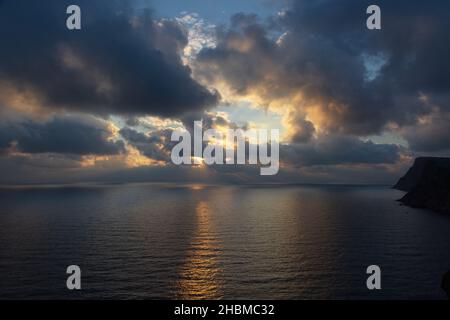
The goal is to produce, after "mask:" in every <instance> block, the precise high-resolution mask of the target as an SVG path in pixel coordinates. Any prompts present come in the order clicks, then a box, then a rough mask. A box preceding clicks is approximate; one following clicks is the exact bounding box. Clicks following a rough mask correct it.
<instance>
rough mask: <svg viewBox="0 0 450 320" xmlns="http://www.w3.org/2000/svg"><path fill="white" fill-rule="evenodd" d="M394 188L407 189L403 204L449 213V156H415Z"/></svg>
mask: <svg viewBox="0 0 450 320" xmlns="http://www.w3.org/2000/svg"><path fill="white" fill-rule="evenodd" d="M394 188H396V189H399V190H403V191H408V193H407V194H406V195H405V196H404V197H403V198H402V199H400V201H401V202H402V203H404V204H405V205H408V206H411V207H415V208H427V209H431V210H434V211H438V212H444V213H449V214H450V158H431V157H428V158H417V159H416V161H415V162H414V165H413V166H412V167H411V168H410V169H409V170H408V172H407V173H406V175H405V176H403V177H402V178H401V179H400V180H399V181H398V182H397V184H396V185H395V186H394Z"/></svg>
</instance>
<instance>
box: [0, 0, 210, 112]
mask: <svg viewBox="0 0 450 320" xmlns="http://www.w3.org/2000/svg"><path fill="white" fill-rule="evenodd" d="M71 4H73V3H72V2H71V1H66V0H62V1H60V0H48V1H23V0H5V1H3V3H2V5H1V7H0V41H1V50H0V86H9V87H13V88H14V89H15V90H16V91H17V92H19V94H20V93H25V92H26V93H28V96H26V97H29V95H30V93H31V94H32V96H33V98H34V99H35V100H38V101H39V103H40V104H41V105H43V106H47V107H53V108H58V109H66V110H76V111H83V112H88V113H96V114H124V115H132V114H138V115H147V114H152V115H160V116H167V117H169V116H170V117H175V116H178V115H181V114H183V113H184V112H186V111H189V110H203V109H205V108H208V107H211V106H214V105H215V104H216V103H217V101H218V99H219V96H218V94H217V93H216V92H214V91H210V90H208V89H207V88H205V87H203V86H201V85H200V84H198V83H197V82H196V81H195V80H194V79H193V78H192V77H191V71H190V69H189V67H188V66H185V65H184V64H183V63H182V61H181V53H182V51H183V48H184V47H185V46H186V44H187V38H186V35H185V33H184V31H183V30H182V28H181V27H180V26H179V25H178V24H177V23H175V22H173V21H170V20H161V21H156V20H155V19H154V18H153V16H152V12H151V11H150V10H141V11H137V10H135V9H133V8H132V7H131V5H127V4H126V2H125V1H116V0H108V1H106V0H100V1H88V0H79V1H77V5H79V6H80V7H81V11H82V29H81V30H75V31H69V30H68V29H67V28H66V18H67V17H68V15H67V14H66V8H67V7H68V6H69V5H71ZM0 89H1V88H0ZM22 99H23V97H22ZM24 103H30V101H29V100H26V99H25V101H24Z"/></svg>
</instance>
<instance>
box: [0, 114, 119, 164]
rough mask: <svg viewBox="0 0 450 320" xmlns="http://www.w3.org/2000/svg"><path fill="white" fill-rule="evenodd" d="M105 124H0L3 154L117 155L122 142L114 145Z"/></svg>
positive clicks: (80, 120)
mask: <svg viewBox="0 0 450 320" xmlns="http://www.w3.org/2000/svg"><path fill="white" fill-rule="evenodd" d="M112 135H113V132H112V130H111V129H110V128H109V127H108V125H107V123H106V122H104V121H100V120H97V119H95V118H93V117H88V116H85V117H81V116H80V117H75V116H64V117H54V118H52V119H50V120H48V121H46V122H42V123H41V122H36V121H32V120H22V121H17V122H1V123H0V150H1V151H3V153H8V150H11V151H13V152H17V151H18V152H22V153H30V154H36V153H58V154H66V155H78V156H81V155H117V154H120V153H122V152H124V144H123V142H122V141H113V140H112V139H111V138H112Z"/></svg>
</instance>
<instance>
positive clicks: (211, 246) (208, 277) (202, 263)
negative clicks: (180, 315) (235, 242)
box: [177, 201, 223, 300]
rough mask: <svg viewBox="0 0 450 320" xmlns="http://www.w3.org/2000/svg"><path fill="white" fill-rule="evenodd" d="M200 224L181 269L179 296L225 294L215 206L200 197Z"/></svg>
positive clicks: (198, 219) (219, 295)
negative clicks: (215, 220) (212, 208)
mask: <svg viewBox="0 0 450 320" xmlns="http://www.w3.org/2000/svg"><path fill="white" fill-rule="evenodd" d="M195 211H196V218H197V228H196V230H195V234H194V236H193V239H192V242H191V246H190V249H189V252H188V254H187V258H186V262H185V264H184V265H183V266H182V267H181V269H180V271H179V287H178V293H177V298H178V299H187V300H190V299H220V298H222V296H223V294H222V283H221V280H220V278H221V273H222V270H221V268H220V266H219V265H218V261H217V260H218V258H219V255H220V253H221V247H220V243H219V241H218V239H217V237H216V232H215V228H214V223H213V221H212V216H211V209H210V207H209V206H208V203H207V202H205V201H200V202H199V203H198V205H197V207H196V210H195Z"/></svg>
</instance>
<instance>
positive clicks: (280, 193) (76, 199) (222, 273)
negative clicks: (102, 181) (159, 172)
mask: <svg viewBox="0 0 450 320" xmlns="http://www.w3.org/2000/svg"><path fill="white" fill-rule="evenodd" d="M402 195H403V192H401V191H397V190H393V189H391V188H390V187H388V186H345V185H339V186H337V185H336V186H333V185H330V186H326V185H267V186H257V185H248V186H231V185H221V186H206V185H171V184H123V185H79V186H40V187H36V186H35V187H16V188H6V187H3V188H1V189H0V298H1V299H444V298H445V293H444V292H443V291H442V290H441V289H440V282H441V278H442V275H443V274H444V273H445V272H446V271H449V270H450V217H448V216H445V215H441V214H438V213H434V212H431V211H427V210H420V209H411V208H408V207H405V206H401V205H400V204H399V203H398V202H397V201H396V200H397V199H398V198H400V197H401V196H402ZM69 265H77V266H79V267H80V268H81V284H82V289H81V290H74V291H70V290H68V289H67V287H66V279H67V277H68V276H69V275H68V274H66V269H67V267H68V266H69ZM370 265H378V266H379V267H380V268H381V290H368V289H367V286H366V279H367V278H368V276H369V275H368V274H366V268H367V267H368V266H370Z"/></svg>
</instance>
